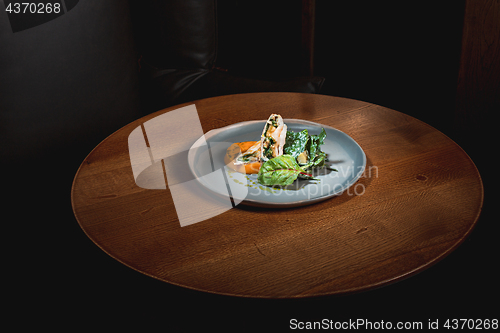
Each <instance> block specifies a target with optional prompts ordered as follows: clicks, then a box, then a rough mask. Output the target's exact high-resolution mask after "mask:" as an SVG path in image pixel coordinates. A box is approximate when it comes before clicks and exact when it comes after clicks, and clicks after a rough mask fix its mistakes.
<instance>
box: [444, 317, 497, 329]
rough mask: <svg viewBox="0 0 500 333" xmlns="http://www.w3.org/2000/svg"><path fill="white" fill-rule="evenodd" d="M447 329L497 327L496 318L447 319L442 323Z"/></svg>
mask: <svg viewBox="0 0 500 333" xmlns="http://www.w3.org/2000/svg"><path fill="white" fill-rule="evenodd" d="M443 327H444V328H447V329H453V330H456V329H460V330H463V329H466V328H467V329H471V330H472V329H485V330H489V329H494V330H496V329H498V319H491V320H490V319H448V320H446V322H445V323H444V325H443Z"/></svg>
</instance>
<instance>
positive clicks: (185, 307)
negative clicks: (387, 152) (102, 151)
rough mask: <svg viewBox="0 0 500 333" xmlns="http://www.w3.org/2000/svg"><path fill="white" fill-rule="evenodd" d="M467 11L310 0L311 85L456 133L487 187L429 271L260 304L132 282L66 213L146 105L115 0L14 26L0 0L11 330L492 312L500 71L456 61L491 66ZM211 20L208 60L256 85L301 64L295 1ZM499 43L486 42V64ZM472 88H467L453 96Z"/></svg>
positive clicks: (242, 8)
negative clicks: (109, 144) (477, 49)
mask: <svg viewBox="0 0 500 333" xmlns="http://www.w3.org/2000/svg"><path fill="white" fill-rule="evenodd" d="M469 3H472V1H471V2H469ZM475 3H477V4H479V5H481V6H483V7H482V8H487V10H489V11H493V13H491V12H488V11H487V12H486V13H485V12H483V11H481V10H483V9H481V10H479V11H476V12H473V13H472V14H473V15H476V16H477V15H484V17H486V18H488V20H485V22H491V15H493V16H494V17H495V15H496V17H498V11H499V5H498V1H486V0H483V1H477V2H475ZM479 5H478V6H479ZM488 8H489V9H488ZM465 9H466V2H465V1H456V2H453V4H451V2H447V3H446V4H445V3H444V2H433V3H432V4H431V3H424V4H422V3H416V2H412V3H408V2H405V3H404V4H402V3H401V2H396V1H390V2H384V3H382V4H380V3H375V2H370V1H362V2H350V1H349V2H347V1H343V2H341V1H327V0H317V6H316V11H317V13H316V15H317V16H316V41H315V43H316V44H315V45H316V53H315V75H320V76H324V77H326V79H327V80H326V82H325V85H324V89H323V91H322V93H323V94H328V95H334V96H341V97H348V98H354V99H359V100H363V101H367V102H371V103H375V104H379V105H382V106H385V107H389V108H393V109H396V110H398V111H401V112H404V113H407V114H409V115H412V116H414V117H416V118H418V119H421V120H423V121H425V122H427V123H429V124H431V125H433V126H434V127H436V128H438V129H439V130H441V131H443V132H444V133H445V134H447V135H448V136H450V137H451V138H452V139H453V140H455V141H456V142H457V143H459V144H460V145H461V146H462V147H463V148H464V150H465V151H466V152H467V153H468V154H469V156H471V158H472V159H473V160H474V162H475V163H476V165H477V166H478V168H479V170H480V172H481V176H482V178H483V182H484V185H485V205H484V208H483V214H482V216H481V218H480V220H479V222H478V225H477V227H476V228H475V230H474V231H473V232H472V234H471V235H470V236H469V237H468V239H467V240H466V241H465V242H464V243H463V244H462V245H461V246H460V247H459V248H458V249H457V250H455V251H454V252H453V253H452V254H450V255H449V256H448V257H447V258H445V259H444V260H442V261H441V262H439V263H438V264H437V265H434V266H433V267H431V268H429V269H427V270H425V271H424V272H421V273H419V274H417V275H416V276H413V277H411V278H409V279H406V280H403V281H400V282H397V283H395V284H393V285H390V286H386V287H383V288H380V289H376V290H373V291H368V292H364V293H360V294H355V295H345V296H337V297H322V298H312V299H299V300H264V299H240V298H232V297H224V296H217V295H211V294H205V293H200V292H196V291H191V290H186V289H183V288H179V287H176V286H172V285H169V284H166V283H163V282H161V281H157V280H155V279H152V278H150V277H147V276H144V275H142V274H140V273H138V272H135V271H134V270H132V269H130V268H128V267H126V266H124V265H122V264H121V263H119V262H117V261H115V260H114V259H112V258H110V257H109V256H108V255H106V254H105V253H104V252H102V251H101V250H100V249H99V248H98V247H97V246H95V245H94V244H93V243H92V241H91V240H90V239H88V238H87V237H86V235H85V234H84V232H83V231H82V230H81V229H80V227H79V226H78V224H77V222H76V219H75V218H74V216H73V213H72V209H71V202H70V190H71V184H72V180H73V177H74V175H75V173H76V171H77V169H78V166H79V164H80V163H81V162H82V161H83V159H84V158H85V157H86V155H87V154H88V153H89V152H90V151H91V150H92V149H93V148H94V147H95V146H96V145H97V144H98V143H99V142H100V141H102V140H103V139H104V138H105V137H106V136H108V135H110V134H111V133H113V132H114V131H116V130H118V129H119V128H121V127H122V126H124V125H126V124H127V123H129V122H131V121H132V120H135V119H137V118H138V117H141V116H143V115H144V111H143V110H141V108H140V102H139V94H138V67H139V66H138V59H137V58H138V51H137V48H136V46H135V45H136V43H135V41H134V40H133V37H132V36H133V34H132V30H133V26H132V25H131V21H130V12H129V7H128V5H127V2H126V1H122V0H106V1H98V0H81V1H80V2H79V3H78V5H77V6H75V7H74V8H73V9H72V10H71V11H70V12H68V13H67V14H65V15H62V16H61V17H59V18H57V19H55V20H53V21H50V22H47V23H45V24H43V25H40V26H37V27H33V28H31V29H27V30H24V31H20V32H16V33H13V32H12V30H11V27H10V25H9V20H8V18H7V15H6V13H5V12H4V7H3V4H2V3H0V10H1V13H0V140H1V148H0V152H1V156H0V158H1V160H0V161H1V165H2V170H3V172H2V174H3V175H4V179H3V184H4V185H5V186H4V187H3V188H4V189H5V192H6V195H5V196H4V197H6V198H7V201H6V202H5V201H4V204H3V205H2V206H3V208H4V209H3V210H4V218H3V221H4V225H5V227H6V228H5V231H4V233H3V236H4V237H3V238H4V239H6V240H7V241H6V242H5V244H6V246H7V250H8V251H7V252H5V253H4V258H6V260H5V261H4V262H5V264H4V275H6V276H7V277H8V278H9V282H8V283H6V284H5V288H6V289H7V290H8V291H9V293H12V295H14V297H12V298H8V307H9V308H10V311H9V313H11V314H12V316H11V317H12V318H16V319H17V320H16V323H17V325H18V327H19V326H24V325H28V324H32V323H38V324H40V327H42V326H43V327H52V328H54V327H56V326H66V325H71V326H69V327H78V326H81V325H85V324H88V325H91V326H94V327H96V328H97V327H101V326H103V325H110V326H111V327H114V326H115V325H118V324H120V325H121V324H125V325H127V326H128V325H131V324H139V325H140V326H148V325H155V324H161V325H163V326H162V327H163V328H164V329H165V330H168V328H174V329H178V330H179V329H184V331H186V330H187V331H190V329H191V328H194V327H196V328H200V327H205V328H208V327H219V328H232V329H234V330H236V331H239V330H245V328H255V329H260V330H265V328H266V327H269V326H265V325H271V327H273V328H281V329H283V330H285V329H287V328H288V327H289V320H290V319H292V318H297V319H298V320H303V321H312V320H321V319H323V318H329V319H333V320H346V319H347V320H348V319H357V318H366V319H371V320H374V321H375V320H377V321H380V320H384V321H389V320H392V321H399V320H415V321H423V322H424V323H427V321H428V319H431V320H433V319H437V318H440V319H441V320H444V319H446V318H493V316H497V318H498V302H497V300H498V296H499V289H498V272H497V269H496V266H497V265H498V248H497V247H496V242H497V239H496V238H497V236H496V235H497V233H496V232H497V230H498V227H497V226H496V225H495V224H496V222H497V220H493V218H492V207H491V206H492V204H493V200H494V199H495V198H496V194H495V193H494V190H493V189H492V187H493V183H494V182H495V181H496V178H497V177H495V176H493V169H494V167H493V166H492V161H493V158H494V157H495V155H496V154H495V153H494V152H495V151H496V149H495V143H496V142H498V140H497V139H496V138H493V133H494V132H490V131H489V129H490V127H489V126H488V125H491V124H492V123H493V122H492V116H493V112H494V111H496V112H498V110H499V109H500V107H499V104H498V98H497V96H498V94H497V93H498V86H496V84H497V83H498V82H499V81H498V75H499V72H498V70H497V71H496V72H495V70H493V71H491V70H490V71H485V72H484V73H482V74H481V73H480V74H481V75H483V76H484V75H486V76H488V77H482V76H481V75H479V74H478V75H476V74H474V75H471V74H470V70H469V69H468V68H469V67H467V66H465V67H463V66H462V65H463V63H462V65H461V61H462V62H464V61H465V60H466V61H468V62H470V63H471V64H474V63H475V61H476V62H481V61H486V62H488V61H489V62H490V63H495V61H493V59H492V58H491V57H492V56H491V52H489V51H488V52H486V56H481V54H480V53H479V54H477V55H476V58H477V59H476V58H472V59H471V58H465V57H464V51H463V45H464V42H463V40H464V38H463V37H464V36H465V35H464V33H463V31H464V17H465V14H464V13H465V12H466V11H465ZM488 13H489V14H488ZM218 19H219V55H218V60H217V64H218V66H220V67H223V68H226V69H227V70H228V71H229V72H230V73H234V74H239V75H243V76H248V77H258V78H268V79H282V78H287V77H293V76H297V75H300V74H301V72H300V61H301V58H300V31H301V30H300V2H299V1H266V2H264V1H240V0H238V1H228V0H219V12H218ZM487 24H491V23H487ZM498 29H499V26H498V24H497V25H496V26H495V25H492V26H488V27H487V29H482V30H481V31H480V33H478V35H477V36H475V35H474V34H473V33H472V34H471V32H470V30H467V35H466V36H467V38H468V39H466V41H467V42H468V43H472V44H473V45H475V40H476V39H475V38H477V39H478V40H477V42H478V43H484V40H486V41H489V40H491V39H488V36H487V35H486V36H483V35H481V34H484V33H486V34H488V33H489V32H491V34H493V35H494V36H498ZM485 31H486V32H485ZM495 34H496V35H495ZM482 39H484V40H482ZM495 40H496V42H493V43H490V44H488V43H486V44H487V45H486V48H487V50H493V51H492V52H493V57H495V59H496V60H498V54H499V51H498V50H499V46H498V38H496V39H495ZM472 54H473V56H474V53H472ZM488 57H489V58H488ZM461 59H462V60H461ZM464 59H465V60H464ZM474 59H475V60H474ZM461 66H462V67H461ZM471 66H472V65H471ZM492 68H493V69H495V68H494V67H492ZM496 68H498V67H496ZM467 73H469V74H467ZM470 77H473V78H475V80H477V82H476V81H472V82H471V81H470V80H469V81H467V78H470ZM461 80H465V81H463V82H465V83H463V82H462V81H461ZM461 82H462V83H461ZM484 82H486V83H487V84H484ZM471 86H472V88H470V87H471ZM475 86H480V89H478V90H477V91H478V93H477V94H476V95H474V94H473V95H467V94H465V95H464V91H465V92H469V91H470V90H471V89H472V90H474V87H475ZM464 87H465V88H467V89H465V88H464ZM457 92H458V94H457ZM463 95H464V96H471V97H470V98H469V100H467V102H468V103H469V104H466V103H465V104H464V103H459V104H457V101H462V99H461V97H462V96H463ZM482 101H488V102H487V103H485V102H482ZM463 105H467V108H464V107H463ZM485 149H486V150H485ZM8 213H9V214H8ZM17 316H19V317H17ZM18 318H19V319H18ZM102 319H105V321H101V320H102Z"/></svg>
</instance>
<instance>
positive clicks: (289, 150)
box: [283, 128, 326, 170]
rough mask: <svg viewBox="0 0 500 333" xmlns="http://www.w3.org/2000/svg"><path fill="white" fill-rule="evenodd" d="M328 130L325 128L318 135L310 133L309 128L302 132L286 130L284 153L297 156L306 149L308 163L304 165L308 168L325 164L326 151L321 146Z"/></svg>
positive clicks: (303, 165)
mask: <svg viewBox="0 0 500 333" xmlns="http://www.w3.org/2000/svg"><path fill="white" fill-rule="evenodd" d="M325 138H326V131H325V129H324V128H322V129H321V132H320V133H319V134H318V135H309V133H308V132H307V130H306V129H305V130H303V131H301V132H293V131H287V132H286V141H285V145H284V147H283V150H284V153H285V154H289V155H292V156H293V157H295V158H297V157H298V156H299V155H300V154H302V153H303V152H304V151H305V152H306V153H307V154H306V156H307V158H308V160H307V163H303V164H302V167H303V168H304V169H305V170H307V169H311V168H314V167H320V166H323V165H324V163H325V161H326V153H325V152H323V151H321V148H320V146H321V145H322V144H324V143H325Z"/></svg>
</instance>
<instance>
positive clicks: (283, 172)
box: [257, 155, 315, 186]
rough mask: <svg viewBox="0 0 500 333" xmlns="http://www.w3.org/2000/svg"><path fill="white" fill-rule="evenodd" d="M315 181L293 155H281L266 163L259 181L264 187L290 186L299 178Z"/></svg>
mask: <svg viewBox="0 0 500 333" xmlns="http://www.w3.org/2000/svg"><path fill="white" fill-rule="evenodd" d="M299 175H300V176H301V178H305V179H315V178H314V177H313V176H312V175H311V174H308V173H307V172H306V171H305V170H304V169H303V168H302V167H301V166H300V165H299V164H298V163H297V161H296V160H295V157H293V156H292V155H281V156H278V157H275V158H272V159H270V160H268V161H266V162H265V163H264V164H262V166H261V167H260V170H259V174H258V176H257V179H258V181H259V183H261V184H262V185H282V186H286V185H290V184H292V183H293V182H294V181H295V180H296V179H297V177H298V176H299Z"/></svg>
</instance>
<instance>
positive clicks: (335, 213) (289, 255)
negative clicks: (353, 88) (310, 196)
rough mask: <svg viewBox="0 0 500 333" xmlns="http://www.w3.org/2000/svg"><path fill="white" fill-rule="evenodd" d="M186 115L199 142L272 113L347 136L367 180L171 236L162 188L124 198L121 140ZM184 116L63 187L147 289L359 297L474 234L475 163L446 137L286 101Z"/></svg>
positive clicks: (129, 187) (117, 147)
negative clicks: (195, 122)
mask: <svg viewBox="0 0 500 333" xmlns="http://www.w3.org/2000/svg"><path fill="white" fill-rule="evenodd" d="M193 103H194V104H195V105H196V108H197V110H198V113H199V117H200V121H201V124H202V127H203V131H204V132H205V133H206V132H207V131H209V130H211V129H215V128H220V127H223V126H226V125H231V124H233V123H236V122H241V121H248V120H263V119H267V117H268V116H269V115H270V114H271V113H278V114H281V115H282V116H283V117H284V118H296V119H304V120H310V121H314V122H317V123H320V124H324V125H329V126H332V127H335V128H337V129H339V130H341V131H343V132H345V133H347V134H348V135H349V136H351V137H352V138H353V139H354V140H356V142H358V144H359V145H360V146H361V147H362V148H363V150H364V151H365V153H366V156H367V161H368V162H367V170H370V171H371V172H365V175H364V176H363V177H361V179H360V180H359V181H358V183H357V184H361V185H362V186H361V185H359V187H358V188H361V187H362V188H363V191H362V192H361V191H358V195H356V194H355V193H352V192H351V193H347V192H345V193H344V194H342V195H340V196H338V197H334V198H332V199H328V200H326V201H323V202H320V203H317V204H313V205H309V206H303V207H297V208H291V209H268V208H256V207H248V206H243V205H239V206H237V207H235V208H233V209H230V210H228V211H226V212H224V213H222V214H220V215H218V216H215V217H212V218H210V219H208V220H206V221H203V222H200V223H196V224H193V225H189V226H186V227H183V228H181V227H180V225H179V221H178V218H177V215H176V212H175V209H174V204H173V200H172V196H171V193H170V191H169V189H168V188H167V189H165V190H147V189H143V188H140V187H138V186H137V185H136V184H135V181H134V178H133V175H132V170H131V164H130V158H129V154H128V146H127V139H128V136H129V134H130V133H131V132H132V131H133V130H134V129H135V128H137V127H138V126H140V125H141V124H142V123H144V122H145V121H147V120H149V119H152V118H154V117H156V116H158V115H160V114H163V113H165V112H168V111H171V110H174V109H176V108H178V107H180V106H185V105H189V104H193ZM193 103H188V104H183V105H180V106H176V107H172V108H168V109H165V110H161V111H158V112H156V113H153V114H151V115H148V116H147V117H144V118H142V119H139V120H137V121H135V122H133V123H131V124H129V125H127V126H125V127H123V128H122V129H120V130H119V131H117V132H115V133H113V134H112V135H111V136H109V137H108V138H107V139H105V140H104V141H103V142H102V143H101V144H99V145H98V146H97V147H96V148H95V149H94V150H93V151H92V152H91V153H90V154H89V155H88V156H87V158H86V159H85V160H84V161H83V163H82V165H81V167H80V169H79V170H78V172H77V174H76V176H75V179H74V183H73V188H72V204H73V210H74V213H75V216H76V217H77V220H78V222H79V224H80V226H81V228H82V229H83V231H84V232H85V233H86V234H87V235H88V237H89V238H90V239H92V241H94V242H95V244H97V245H98V246H99V247H100V248H101V249H102V250H104V251H105V252H106V253H108V254H109V255H110V256H112V257H113V258H115V259H116V260H118V261H120V262H122V263H123V264H125V265H127V266H129V267H131V268H133V269H135V270H137V271H140V272H142V273H144V274H146V275H149V276H151V277H154V278H156V279H159V280H162V281H165V282H168V283H172V284H175V285H179V286H185V287H187V288H192V289H196V290H201V291H207V292H212V293H218V294H225V295H238V296H248V297H266V298H293V297H305V296H315V295H329V294H342V293H349V292H355V291H362V290H367V289H371V288H374V287H378V286H382V285H384V284H387V283H391V282H394V281H397V280H399V279H402V278H405V277H408V276H411V275H412V274H414V273H417V272H419V271H422V270H423V269H425V268H427V267H429V266H430V265H432V264H434V263H436V262H437V261H439V260H440V259H441V258H443V257H444V256H446V255H447V254H448V253H450V252H451V251H453V249H455V248H456V247H457V246H458V245H459V244H460V243H461V242H462V241H463V240H464V238H465V237H466V236H467V235H468V234H469V233H470V232H471V230H472V228H473V227H474V225H475V223H476V222H477V220H478V217H479V214H480V211H481V207H482V203H483V186H482V182H481V178H480V175H479V173H478V171H477V169H476V167H475V165H474V163H473V162H472V161H471V160H470V158H469V157H468V156H467V154H466V153H465V152H464V151H463V150H462V149H461V148H460V147H459V146H458V145H457V144H455V143H454V142H453V141H452V140H451V139H449V138H448V137H447V136H445V135H444V134H442V133H441V132H439V131H437V130H436V129H434V128H432V127H431V126H429V125H427V124H425V123H423V122H421V121H419V120H417V119H415V118H412V117H410V116H408V115H405V114H403V113H400V112H397V111H394V110H391V109H388V108H385V107H382V106H378V105H373V104H370V103H366V102H361V101H355V100H350V99H345V98H337V97H331V96H322V95H312V94H297V93H259V94H242V95H231V96H222V97H215V98H210V99H205V100H199V101H196V102H193ZM193 209H195V208H193Z"/></svg>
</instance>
